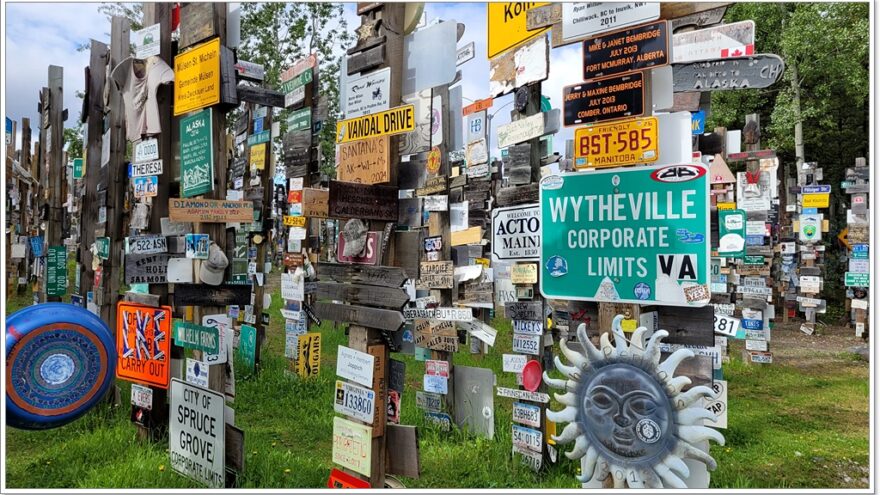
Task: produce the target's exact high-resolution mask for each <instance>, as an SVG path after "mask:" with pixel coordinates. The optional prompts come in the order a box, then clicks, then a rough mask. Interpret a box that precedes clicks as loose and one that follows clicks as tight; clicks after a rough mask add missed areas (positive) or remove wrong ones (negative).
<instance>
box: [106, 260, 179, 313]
mask: <svg viewBox="0 0 880 495" xmlns="http://www.w3.org/2000/svg"><path fill="white" fill-rule="evenodd" d="M170 257H171V255H169V254H128V255H126V256H125V283H126V284H129V285H130V284H164V283H166V282H167V279H166V277H165V276H166V273H167V271H168V258H170ZM114 302H115V300H114Z"/></svg>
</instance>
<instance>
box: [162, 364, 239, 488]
mask: <svg viewBox="0 0 880 495" xmlns="http://www.w3.org/2000/svg"><path fill="white" fill-rule="evenodd" d="M171 412H172V414H171V421H170V425H169V430H168V440H169V444H170V454H171V469H173V470H175V471H177V472H178V473H180V474H182V475H184V476H186V477H188V478H191V479H193V480H195V481H198V482H199V483H202V484H205V485H207V486H210V487H211V488H223V487H224V486H225V481H224V475H225V474H226V473H225V471H226V469H225V464H226V454H225V452H226V422H225V421H224V413H225V400H224V397H223V394H222V393H217V392H214V391H213V390H209V389H206V388H202V387H199V386H196V385H193V384H191V383H186V382H184V381H182V380H179V379H177V378H174V379H173V380H171Z"/></svg>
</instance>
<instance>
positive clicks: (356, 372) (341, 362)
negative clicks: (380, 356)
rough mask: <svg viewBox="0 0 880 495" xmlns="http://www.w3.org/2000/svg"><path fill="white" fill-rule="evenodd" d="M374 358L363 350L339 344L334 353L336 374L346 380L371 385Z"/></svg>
mask: <svg viewBox="0 0 880 495" xmlns="http://www.w3.org/2000/svg"><path fill="white" fill-rule="evenodd" d="M374 359H375V357H374V356H372V355H370V354H367V353H365V352H361V351H356V350H354V349H351V348H348V347H345V346H339V350H338V352H337V355H336V374H337V375H338V376H341V377H342V378H345V379H346V380H351V381H353V382H357V383H360V384H361V385H364V386H367V387H372V386H373V361H374Z"/></svg>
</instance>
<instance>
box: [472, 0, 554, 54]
mask: <svg viewBox="0 0 880 495" xmlns="http://www.w3.org/2000/svg"><path fill="white" fill-rule="evenodd" d="M544 5H549V3H547V2H539V3H534V2H498V3H488V4H486V8H487V11H486V22H487V24H488V26H487V29H486V36H487V38H488V46H487V48H488V58H492V57H494V56H496V55H499V54H500V53H501V52H503V51H505V50H508V49H510V48H513V47H514V46H516V45H518V44H520V43H522V42H523V41H526V40H529V39H531V38H532V37H534V36H538V35H539V34H543V33H544V32H546V31H547V29H549V28H544V29H536V30H534V31H529V30H528V29H526V11H528V10H529V9H533V8H535V7H541V6H544Z"/></svg>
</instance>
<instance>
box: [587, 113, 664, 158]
mask: <svg viewBox="0 0 880 495" xmlns="http://www.w3.org/2000/svg"><path fill="white" fill-rule="evenodd" d="M657 128H658V125H657V117H646V118H643V119H630V120H624V121H618V122H612V123H609V124H597V125H590V126H587V127H581V128H578V129H575V131H574V157H575V159H574V166H575V168H577V169H584V168H605V167H622V166H624V165H634V164H636V163H652V162H655V161H656V160H657V158H658V156H659V153H658V145H659V143H658V141H659V140H658V137H657V135H658V131H657Z"/></svg>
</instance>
